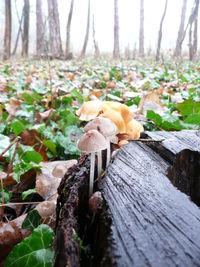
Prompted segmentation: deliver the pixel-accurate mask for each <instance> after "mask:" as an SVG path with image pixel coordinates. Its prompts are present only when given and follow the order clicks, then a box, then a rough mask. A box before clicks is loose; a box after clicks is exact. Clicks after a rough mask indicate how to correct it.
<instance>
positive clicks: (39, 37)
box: [36, 0, 44, 57]
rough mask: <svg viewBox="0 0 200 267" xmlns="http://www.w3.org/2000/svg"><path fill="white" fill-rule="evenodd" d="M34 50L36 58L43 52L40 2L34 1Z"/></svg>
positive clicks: (39, 0) (42, 25)
mask: <svg viewBox="0 0 200 267" xmlns="http://www.w3.org/2000/svg"><path fill="white" fill-rule="evenodd" d="M36 50H37V56H38V57H40V55H41V53H43V52H44V23H43V18H42V1H41V0H37V1H36Z"/></svg>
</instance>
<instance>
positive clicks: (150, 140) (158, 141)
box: [131, 138, 165, 143]
mask: <svg viewBox="0 0 200 267" xmlns="http://www.w3.org/2000/svg"><path fill="white" fill-rule="evenodd" d="M131 141H133V142H142V143H149V142H150V143H151V142H153V143H154V142H155V143H160V142H163V141H165V139H160V140H153V139H150V138H149V139H142V138H141V139H137V140H131Z"/></svg>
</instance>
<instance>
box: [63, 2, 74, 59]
mask: <svg viewBox="0 0 200 267" xmlns="http://www.w3.org/2000/svg"><path fill="white" fill-rule="evenodd" d="M73 8H74V0H71V6H70V10H69V15H68V20H67V36H66V50H65V57H66V58H68V57H69V54H70V37H71V34H70V33H71V21H72V14H73Z"/></svg>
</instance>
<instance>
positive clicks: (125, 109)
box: [103, 101, 133, 124]
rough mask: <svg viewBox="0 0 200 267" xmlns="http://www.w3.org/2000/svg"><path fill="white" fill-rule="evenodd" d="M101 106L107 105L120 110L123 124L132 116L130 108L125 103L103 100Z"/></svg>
mask: <svg viewBox="0 0 200 267" xmlns="http://www.w3.org/2000/svg"><path fill="white" fill-rule="evenodd" d="M103 106H108V107H110V108H111V109H112V110H115V111H118V112H120V114H121V116H122V118H123V119H124V122H125V124H127V123H128V122H130V121H131V120H132V118H133V114H132V112H131V110H130V109H129V107H127V106H126V105H125V104H122V103H119V102H113V101H105V102H103Z"/></svg>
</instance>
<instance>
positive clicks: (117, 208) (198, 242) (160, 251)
mask: <svg viewBox="0 0 200 267" xmlns="http://www.w3.org/2000/svg"><path fill="white" fill-rule="evenodd" d="M167 168H168V163H167V162H165V161H164V160H163V159H162V158H161V157H160V156H159V155H157V154H156V153H155V152H153V151H152V150H151V149H150V148H149V147H147V146H145V145H143V144H135V143H130V144H129V145H128V146H126V147H124V148H123V149H121V150H120V152H119V153H118V155H117V157H116V158H115V160H114V162H113V164H111V165H110V166H109V168H108V169H107V172H106V175H105V178H104V180H103V184H102V192H103V196H104V198H105V200H106V202H107V205H108V207H109V212H110V214H111V215H110V216H111V218H112V224H111V233H110V235H109V237H108V238H109V239H110V241H109V245H108V247H109V249H110V253H109V256H110V258H111V260H112V265H111V266H120V267H121V266H127V267H128V266H199V262H200V236H199V235H198V234H197V233H199V231H200V220H199V218H200V210H199V208H198V207H197V206H196V205H195V204H194V203H192V202H191V201H190V200H189V199H188V198H187V197H186V195H185V194H183V193H181V192H180V191H179V190H177V189H176V188H175V187H174V186H173V185H172V184H171V183H170V181H169V179H168V178H167V177H166V175H165V171H166V170H167ZM99 266H101V265H99ZM102 266H103V265H102Z"/></svg>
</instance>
